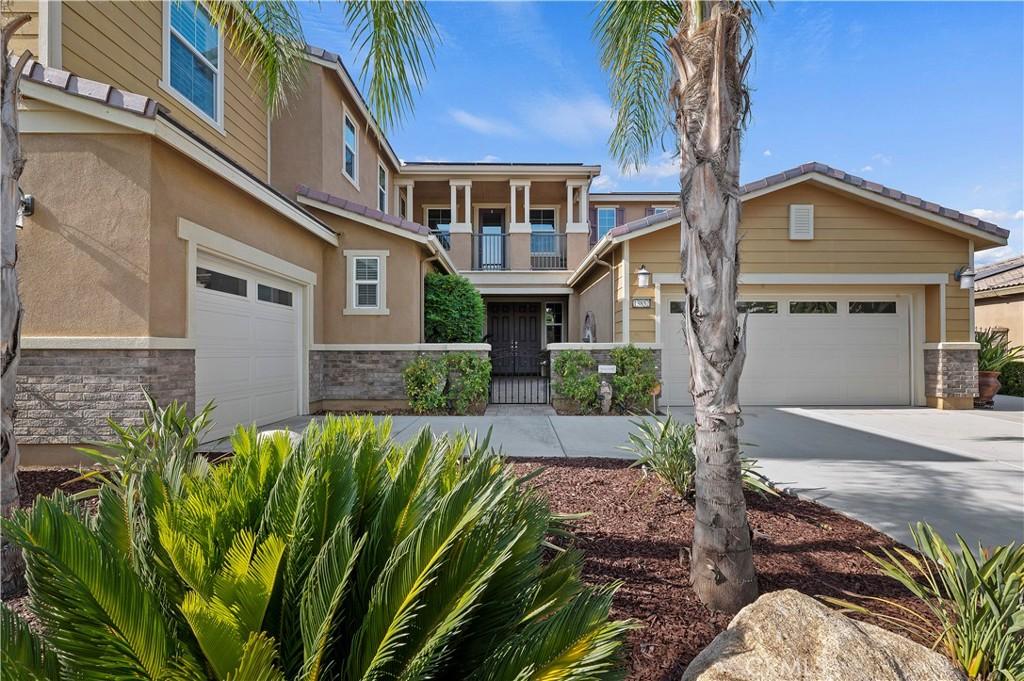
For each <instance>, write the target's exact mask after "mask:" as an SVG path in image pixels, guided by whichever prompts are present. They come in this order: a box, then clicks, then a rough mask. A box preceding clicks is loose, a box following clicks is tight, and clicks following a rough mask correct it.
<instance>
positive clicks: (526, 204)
mask: <svg viewBox="0 0 1024 681" xmlns="http://www.w3.org/2000/svg"><path fill="white" fill-rule="evenodd" d="M523 212H524V215H523V222H525V223H527V224H529V223H530V185H529V184H526V185H523Z"/></svg>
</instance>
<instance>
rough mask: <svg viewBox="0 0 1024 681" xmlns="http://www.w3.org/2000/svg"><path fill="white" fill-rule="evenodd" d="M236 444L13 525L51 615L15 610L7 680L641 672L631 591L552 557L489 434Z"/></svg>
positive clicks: (330, 429)
mask: <svg viewBox="0 0 1024 681" xmlns="http://www.w3.org/2000/svg"><path fill="white" fill-rule="evenodd" d="M232 444H233V446H234V455H233V456H232V457H230V458H228V459H226V460H225V461H224V462H223V463H221V464H219V465H216V466H211V467H206V468H203V469H198V470H194V471H187V470H183V469H182V468H181V467H180V466H178V465H177V463H179V462H180V461H181V460H183V459H184V458H195V455H194V452H186V451H184V450H181V451H177V452H174V453H172V454H171V455H170V456H169V458H168V460H167V461H165V462H164V465H161V466H154V465H144V466H141V467H137V468H134V469H131V470H128V469H126V470H125V479H126V480H128V483H127V484H126V485H125V486H124V487H123V488H119V487H115V486H112V485H108V484H104V485H103V486H102V487H101V488H100V490H99V493H98V497H99V501H98V505H97V506H96V507H95V509H94V510H93V511H91V512H86V511H84V510H82V508H81V507H80V506H77V505H75V504H74V503H72V502H71V501H70V500H69V499H68V498H67V497H65V496H64V495H63V494H61V493H60V492H57V493H55V494H54V496H53V497H52V498H44V497H40V498H38V499H37V500H36V501H35V504H34V505H33V506H32V508H31V509H29V510H21V511H16V512H15V513H14V514H13V515H12V517H11V518H10V519H4V520H3V521H2V522H3V525H2V529H3V532H4V535H5V536H6V537H9V538H10V539H11V540H12V541H13V542H15V543H16V544H17V545H18V546H19V547H20V548H21V549H23V551H24V556H25V563H26V574H27V581H28V585H29V594H30V597H31V604H32V608H33V611H34V614H35V615H36V616H37V617H38V619H39V624H40V627H41V633H34V632H33V631H31V630H29V629H28V628H27V627H25V626H23V625H21V624H20V623H19V621H18V620H17V619H16V618H15V616H14V615H13V614H12V613H11V612H10V611H8V610H6V608H3V610H2V613H0V625H3V626H2V629H3V631H2V633H0V639H2V640H0V644H2V658H3V662H4V672H5V677H6V676H7V674H9V673H14V674H15V676H16V677H18V678H37V679H56V678H58V677H57V674H56V673H55V672H56V669H55V668H56V667H58V666H59V667H62V670H61V671H62V672H63V674H64V678H83V679H113V678H117V679H157V678H160V679H168V678H175V679H189V680H193V681H198V680H202V679H216V680H217V681H226V680H228V679H236V680H237V679H265V680H267V681H283V680H284V679H300V678H301V679H340V678H346V679H375V678H410V679H420V678H438V679H470V678H475V679H512V678H516V679H526V678H536V677H538V676H540V675H544V678H551V679H584V678H585V679H602V678H616V677H619V676H621V674H622V670H621V668H620V666H619V660H618V656H619V654H620V651H621V647H622V643H623V639H624V635H625V632H626V631H627V630H628V629H630V628H631V627H633V626H634V625H633V623H631V622H629V621H610V620H609V609H610V607H611V602H612V596H613V594H614V592H615V589H616V588H617V585H616V584H611V585H608V586H600V587H588V586H585V585H584V584H583V583H582V582H581V580H580V572H581V568H582V555H581V554H580V553H579V552H578V551H576V550H574V549H569V550H566V551H560V552H557V553H554V554H552V553H549V552H547V551H546V550H545V548H544V546H545V543H546V542H548V541H551V537H553V536H554V535H553V532H552V531H553V530H556V529H557V528H556V521H555V519H554V518H553V517H552V514H551V512H550V511H549V510H548V507H547V505H546V504H545V502H544V501H542V499H541V498H540V496H539V495H538V494H537V493H536V492H534V491H531V490H530V489H528V488H526V487H524V486H523V485H522V483H521V481H519V480H518V479H517V478H516V476H515V475H514V474H512V472H511V471H509V470H507V469H506V467H505V466H504V465H503V463H502V461H501V460H500V459H499V458H498V457H497V456H496V455H495V454H494V452H493V450H491V449H489V447H488V444H487V442H486V440H485V441H484V442H476V441H473V440H471V439H470V438H469V437H468V436H467V435H465V434H459V435H456V436H454V437H451V438H449V437H436V438H435V437H433V436H432V435H431V434H430V432H429V431H427V430H424V431H423V432H421V433H420V435H419V437H418V438H417V439H416V440H415V441H414V442H411V443H409V444H407V445H402V444H399V443H397V442H395V441H393V440H391V438H390V422H385V423H384V424H381V425H379V426H377V425H374V423H373V421H372V420H371V419H370V418H359V419H356V418H347V419H339V418H336V417H328V418H327V419H326V420H325V421H324V422H323V424H322V425H318V424H312V425H311V426H310V427H309V428H308V429H307V430H306V431H305V433H304V434H303V436H302V438H301V441H299V442H297V443H296V444H294V445H293V444H292V443H291V440H290V439H289V437H288V436H287V434H284V433H281V434H278V435H275V436H273V437H259V436H257V434H256V431H255V429H251V430H242V429H239V430H238V431H236V433H235V435H234V437H233V438H232ZM552 555H553V557H550V556H552Z"/></svg>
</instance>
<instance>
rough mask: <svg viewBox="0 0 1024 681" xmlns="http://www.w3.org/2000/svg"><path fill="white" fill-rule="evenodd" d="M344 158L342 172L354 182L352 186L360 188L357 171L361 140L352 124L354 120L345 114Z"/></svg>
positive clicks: (354, 125)
mask: <svg viewBox="0 0 1024 681" xmlns="http://www.w3.org/2000/svg"><path fill="white" fill-rule="evenodd" d="M344 135H345V136H344V142H343V143H344V147H345V149H344V151H343V153H344V157H343V159H342V163H341V172H342V173H344V175H345V177H347V178H348V179H350V180H351V181H352V184H354V185H356V186H357V187H358V186H359V180H358V178H357V177H356V172H357V169H358V168H359V139H358V135H356V124H355V123H353V122H352V119H351V118H349V117H348V114H345V131H344Z"/></svg>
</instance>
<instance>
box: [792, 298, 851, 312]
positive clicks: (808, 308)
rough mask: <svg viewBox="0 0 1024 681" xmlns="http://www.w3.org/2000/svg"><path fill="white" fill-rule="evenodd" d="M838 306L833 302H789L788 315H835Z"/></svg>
mask: <svg viewBox="0 0 1024 681" xmlns="http://www.w3.org/2000/svg"><path fill="white" fill-rule="evenodd" d="M838 310H839V306H838V305H837V304H836V302H835V301H834V300H813V301H809V300H791V301H790V302H789V313H790V314H836V312H838Z"/></svg>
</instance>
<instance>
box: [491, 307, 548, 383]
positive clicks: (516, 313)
mask: <svg viewBox="0 0 1024 681" xmlns="http://www.w3.org/2000/svg"><path fill="white" fill-rule="evenodd" d="M540 321H541V304H540V303H495V302H491V303H488V304H487V334H488V336H490V342H491V354H492V357H493V366H492V372H493V373H495V374H512V373H515V374H518V375H530V374H540V360H541V343H540V333H541V324H540Z"/></svg>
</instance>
